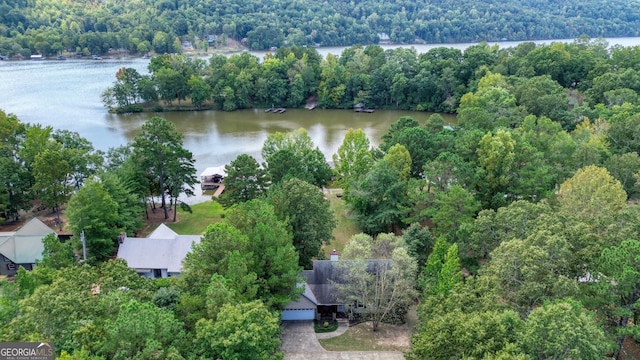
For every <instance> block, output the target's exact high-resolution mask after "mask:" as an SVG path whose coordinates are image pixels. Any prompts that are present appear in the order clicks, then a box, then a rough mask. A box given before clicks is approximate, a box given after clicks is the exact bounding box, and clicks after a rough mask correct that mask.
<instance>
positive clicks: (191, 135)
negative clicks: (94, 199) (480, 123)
mask: <svg viewBox="0 0 640 360" xmlns="http://www.w3.org/2000/svg"><path fill="white" fill-rule="evenodd" d="M148 63H149V60H146V59H124V60H116V59H106V60H101V61H92V60H65V61H56V60H45V61H19V62H14V61H0V94H1V96H0V109H2V110H3V111H5V112H6V113H13V114H16V115H17V116H18V118H19V119H20V120H21V121H22V122H25V123H34V124H35V123H39V124H42V125H50V126H52V127H53V128H54V129H66V130H70V131H75V132H78V133H79V134H80V135H81V136H83V137H85V138H87V139H88V140H89V141H91V142H92V143H93V145H94V147H95V148H97V149H100V150H105V151H106V150H108V149H109V148H111V147H117V146H120V145H123V144H126V143H127V142H129V141H130V140H131V139H132V138H133V137H134V136H135V135H136V133H137V132H138V131H139V129H140V127H141V125H142V124H143V123H144V122H145V121H146V120H147V119H149V118H150V117H151V116H154V115H159V116H162V117H165V118H166V119H168V120H170V121H172V122H174V123H175V124H176V127H177V129H178V130H179V131H180V132H182V133H183V134H184V144H185V147H186V148H187V149H189V150H190V151H191V152H192V153H193V155H194V158H195V161H196V163H195V166H196V169H197V171H198V173H200V172H201V171H202V170H204V169H205V168H206V167H208V166H219V165H224V164H228V163H229V162H231V161H232V160H234V159H235V158H236V157H237V156H238V155H240V154H242V153H246V154H249V155H251V156H253V157H255V158H256V159H257V160H258V161H260V162H261V161H262V158H261V156H260V150H261V149H262V144H263V142H264V140H265V139H266V138H267V136H268V135H269V134H272V133H274V132H276V131H280V132H286V131H291V130H295V129H298V128H301V127H302V128H305V129H307V131H308V133H309V135H310V137H311V139H312V140H313V142H314V144H315V145H316V146H318V147H319V148H320V150H321V151H322V152H323V153H324V154H325V156H326V158H327V160H328V161H331V159H332V155H333V154H334V153H335V152H336V151H337V149H338V147H339V146H340V144H341V143H342V140H343V139H344V134H345V133H346V131H347V130H348V129H349V128H361V129H363V130H364V131H365V133H366V134H367V135H368V136H369V139H370V141H371V143H372V145H374V146H376V145H377V144H378V142H379V139H380V137H381V136H382V135H383V134H384V133H385V132H386V131H387V130H388V129H389V125H391V123H393V122H394V121H396V120H397V119H398V118H399V117H401V116H404V115H409V116H412V117H414V118H415V119H417V120H419V121H420V122H421V123H424V121H425V120H426V119H427V117H428V116H429V115H430V113H424V112H411V111H376V112H375V113H372V114H363V113H354V112H353V111H349V110H321V109H316V110H313V111H309V110H304V109H289V110H287V111H286V112H285V113H283V114H273V113H265V112H264V110H263V109H252V110H241V111H234V112H223V111H200V112H174V113H160V114H150V113H143V114H125V115H116V114H109V113H107V111H106V109H105V107H104V106H103V105H102V103H101V100H100V94H101V93H102V91H104V89H106V88H107V87H109V86H111V85H112V84H113V81H114V80H115V73H116V71H117V70H118V69H119V68H121V67H124V66H126V67H132V68H135V69H137V70H138V71H139V72H141V73H147V69H146V68H147V65H148ZM445 118H446V119H448V120H449V121H455V118H454V117H453V116H451V115H448V116H447V115H445ZM196 191H197V193H199V191H200V189H199V188H197V189H196ZM199 195H200V194H199ZM204 199H205V198H204V197H202V196H197V197H196V198H190V199H188V200H185V201H187V202H189V203H195V202H199V201H202V200H204Z"/></svg>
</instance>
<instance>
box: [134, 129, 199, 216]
mask: <svg viewBox="0 0 640 360" xmlns="http://www.w3.org/2000/svg"><path fill="white" fill-rule="evenodd" d="M133 152H134V157H135V158H136V159H137V160H138V161H139V166H140V167H142V168H143V169H146V170H147V172H148V174H149V175H150V176H151V177H152V178H153V179H154V181H155V182H157V183H158V185H159V189H160V197H161V199H162V208H163V210H164V218H165V219H168V218H169V212H168V206H167V203H166V195H167V193H168V192H169V186H174V187H179V188H180V189H182V187H183V186H187V188H190V189H193V185H194V184H195V183H196V181H197V179H196V177H195V172H196V169H195V167H194V166H193V163H194V160H193V155H192V154H191V152H190V151H189V150H187V149H185V148H184V147H183V145H182V134H180V133H178V132H177V131H176V128H175V125H174V124H173V123H171V122H169V121H167V120H166V119H164V118H161V117H158V116H154V117H152V118H151V119H149V120H148V121H147V122H145V123H144V124H143V125H142V129H141V132H140V134H138V135H137V136H136V137H135V139H134V140H133ZM172 195H174V194H172Z"/></svg>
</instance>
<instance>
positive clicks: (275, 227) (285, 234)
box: [225, 199, 300, 309]
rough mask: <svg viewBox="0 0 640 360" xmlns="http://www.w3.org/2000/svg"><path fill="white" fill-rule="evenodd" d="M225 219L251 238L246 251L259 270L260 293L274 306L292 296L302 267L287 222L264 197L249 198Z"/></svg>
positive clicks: (265, 301) (267, 302) (270, 305)
mask: <svg viewBox="0 0 640 360" xmlns="http://www.w3.org/2000/svg"><path fill="white" fill-rule="evenodd" d="M225 222H227V223H229V224H231V225H233V226H235V227H236V228H237V229H239V230H240V231H241V232H242V233H243V234H245V235H247V237H248V239H249V241H248V243H247V249H246V251H245V252H244V254H243V255H245V256H247V257H250V258H251V261H250V263H249V271H253V272H254V273H255V274H256V282H257V284H258V293H257V297H258V298H259V299H260V300H262V302H263V303H264V304H265V305H266V306H268V307H270V308H274V309H280V308H281V307H283V306H284V305H286V304H287V303H288V302H289V301H290V300H291V299H290V298H291V294H292V291H293V289H294V288H295V285H296V282H297V281H298V275H299V274H300V267H299V265H298V253H297V252H296V248H295V247H294V246H293V237H292V235H291V233H290V232H289V230H288V229H287V225H286V224H285V222H283V221H280V220H278V218H277V217H276V215H275V212H274V208H273V206H271V205H270V204H268V203H267V202H265V201H264V200H258V199H254V200H249V201H247V202H243V203H240V204H238V205H236V206H234V207H233V208H231V209H229V211H228V212H227V213H226V216H225Z"/></svg>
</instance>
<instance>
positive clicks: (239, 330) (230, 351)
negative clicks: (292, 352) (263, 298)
mask: <svg viewBox="0 0 640 360" xmlns="http://www.w3.org/2000/svg"><path fill="white" fill-rule="evenodd" d="M279 321H280V319H279V316H278V315H277V313H275V312H273V311H270V310H268V309H267V307H266V306H264V305H263V304H262V302H260V301H258V300H256V301H253V302H247V303H243V304H238V305H231V304H226V305H223V306H222V308H221V309H220V313H219V314H218V318H217V319H216V320H215V321H212V320H206V319H201V320H200V321H199V322H198V324H197V327H196V336H197V340H198V341H201V342H202V343H204V344H205V349H206V351H205V354H203V355H204V356H205V357H207V358H221V359H231V360H232V359H236V360H240V359H255V360H261V359H282V358H283V356H282V353H281V352H280V337H279V334H280V325H279Z"/></svg>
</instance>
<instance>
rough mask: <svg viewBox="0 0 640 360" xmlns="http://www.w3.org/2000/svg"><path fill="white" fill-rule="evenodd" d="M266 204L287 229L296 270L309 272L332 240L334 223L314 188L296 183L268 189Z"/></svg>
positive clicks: (288, 182)
mask: <svg viewBox="0 0 640 360" xmlns="http://www.w3.org/2000/svg"><path fill="white" fill-rule="evenodd" d="M268 201H269V202H270V203H271V204H272V205H273V207H274V208H275V211H276V215H277V216H278V218H280V219H281V220H282V221H285V222H286V224H287V225H288V226H289V227H290V229H291V232H292V233H293V245H294V246H295V248H296V250H298V254H299V257H300V260H299V261H300V262H299V264H300V266H303V267H304V268H305V269H310V268H311V264H312V259H313V258H314V257H316V256H318V254H319V252H320V248H321V247H322V245H323V244H325V243H327V242H328V241H329V240H330V239H331V238H332V237H333V234H332V231H333V228H334V227H335V226H336V219H335V218H334V215H333V212H332V211H331V208H330V207H329V202H328V201H327V200H325V199H324V196H323V194H322V191H320V189H318V188H317V187H315V186H313V185H311V184H309V183H307V182H304V181H302V180H299V179H290V180H286V181H284V182H283V183H282V184H279V185H277V186H271V187H270V188H269V192H268Z"/></svg>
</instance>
